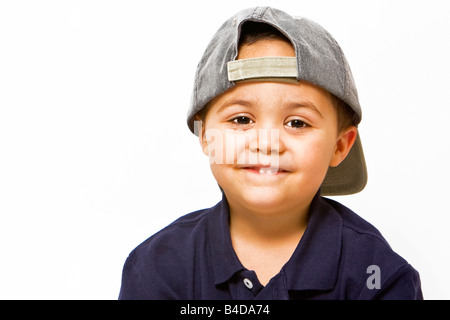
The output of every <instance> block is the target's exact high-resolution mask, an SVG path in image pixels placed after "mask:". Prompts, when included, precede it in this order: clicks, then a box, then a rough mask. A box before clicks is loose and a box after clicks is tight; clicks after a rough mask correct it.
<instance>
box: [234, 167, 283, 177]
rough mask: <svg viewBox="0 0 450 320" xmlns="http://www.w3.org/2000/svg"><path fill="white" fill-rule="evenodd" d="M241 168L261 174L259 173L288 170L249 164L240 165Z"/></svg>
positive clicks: (274, 172) (269, 173) (265, 173)
mask: <svg viewBox="0 0 450 320" xmlns="http://www.w3.org/2000/svg"><path fill="white" fill-rule="evenodd" d="M241 169H244V170H246V171H249V172H252V173H256V174H261V175H272V176H273V175H277V174H281V173H286V172H288V171H286V170H283V169H281V168H277V167H268V166H249V167H242V168H241Z"/></svg>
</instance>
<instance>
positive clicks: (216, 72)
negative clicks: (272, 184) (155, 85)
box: [187, 7, 367, 196]
mask: <svg viewBox="0 0 450 320" xmlns="http://www.w3.org/2000/svg"><path fill="white" fill-rule="evenodd" d="M247 21H254V22H259V23H265V24H268V25H271V26H272V27H274V28H276V29H278V30H279V31H280V32H281V33H282V34H284V35H285V36H286V38H288V39H289V40H290V42H291V44H292V45H293V47H294V49H295V55H296V56H295V57H261V58H251V59H243V60H236V57H237V55H238V45H239V36H240V32H241V28H242V26H243V24H244V23H245V22H247ZM249 79H250V80H259V81H264V80H266V81H269V80H270V81H282V82H284V81H307V82H309V83H312V84H314V85H317V86H319V87H322V88H323V89H325V90H327V91H328V92H330V93H332V94H333V95H335V96H336V97H338V98H339V99H341V100H342V101H344V102H345V103H346V104H347V105H348V106H349V107H350V108H351V109H352V110H353V111H354V112H355V113H356V115H357V116H358V118H359V121H360V120H361V117H362V112H361V106H360V104H359V99H358V93H357V90H356V86H355V82H354V80H353V76H352V73H351V70H350V67H349V65H348V63H347V60H346V58H345V56H344V54H343V52H342V50H341V48H340V47H339V45H338V43H337V42H336V40H335V39H334V38H333V37H332V36H331V35H330V34H329V33H328V32H327V31H326V30H325V29H323V28H322V27H321V26H320V25H318V24H317V23H315V22H313V21H310V20H308V19H304V18H297V17H295V18H294V17H292V16H290V15H288V14H287V13H285V12H283V11H280V10H277V9H274V8H271V7H256V8H250V9H246V10H243V11H240V12H238V13H237V14H236V15H234V16H233V17H231V18H230V19H229V20H227V21H226V22H225V23H224V24H223V25H222V26H221V27H220V29H219V30H218V31H217V32H216V34H215V35H214V37H213V38H212V40H211V41H210V43H209V45H208V47H207V48H206V50H205V53H204V54H203V57H202V59H201V60H200V63H199V64H198V66H197V72H196V75H195V82H194V91H193V94H192V100H191V107H190V109H189V111H188V115H187V124H188V126H189V129H190V130H191V131H192V132H193V133H195V130H194V116H195V114H196V113H197V112H199V111H200V110H202V109H203V108H204V107H205V106H206V105H207V104H208V102H210V101H211V100H212V99H214V98H215V97H217V96H219V95H220V94H222V93H224V92H226V91H227V90H228V89H230V88H232V87H234V86H235V83H236V82H238V81H243V80H249ZM359 121H358V122H359ZM366 183H367V169H366V164H365V159H364V153H363V150H362V145H361V140H360V137H359V134H358V136H357V138H356V141H355V143H354V145H353V147H352V149H351V150H350V152H349V154H348V155H347V157H346V158H345V159H344V161H342V162H341V163H340V164H339V165H338V166H337V167H330V168H329V170H328V172H327V175H326V177H325V179H324V181H323V183H322V185H321V193H322V194H323V195H329V196H330V195H347V194H353V193H357V192H359V191H361V190H362V189H364V187H365V185H366Z"/></svg>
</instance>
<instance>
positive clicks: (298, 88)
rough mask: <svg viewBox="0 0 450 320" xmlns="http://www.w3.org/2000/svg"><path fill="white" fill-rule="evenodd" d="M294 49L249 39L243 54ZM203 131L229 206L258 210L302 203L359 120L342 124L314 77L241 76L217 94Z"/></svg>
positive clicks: (289, 53)
mask: <svg viewBox="0 0 450 320" xmlns="http://www.w3.org/2000/svg"><path fill="white" fill-rule="evenodd" d="M264 56H295V52H294V49H293V48H292V46H291V45H290V44H289V43H287V42H284V41H281V40H260V41H258V42H256V43H253V44H251V45H244V46H242V47H241V48H240V50H239V56H238V59H247V58H254V57H264ZM202 133H203V134H200V135H199V136H200V142H201V145H202V148H203V151H204V152H205V154H207V155H208V156H209V157H210V164H211V170H212V173H213V175H214V177H215V178H216V180H217V182H218V183H219V185H220V186H221V187H222V189H223V190H224V192H225V194H226V196H227V199H228V201H229V203H230V206H233V205H235V206H240V207H241V208H245V209H247V210H253V211H255V210H256V211H259V212H273V211H277V212H281V211H283V210H292V209H293V208H299V209H300V208H305V206H308V205H309V203H310V202H311V200H312V198H313V197H314V195H315V194H316V192H317V190H318V189H319V187H320V185H321V183H322V181H323V179H324V177H325V175H326V173H327V170H328V167H329V166H330V165H331V166H336V165H338V164H339V163H340V162H341V161H342V160H343V159H344V158H345V156H346V155H347V153H348V151H349V150H350V148H351V146H352V144H353V142H354V140H355V138H356V128H354V127H352V128H350V129H347V130H346V131H345V132H341V133H339V132H338V128H337V114H336V111H335V108H334V106H333V104H332V100H331V96H330V94H329V93H328V92H327V91H325V90H323V89H321V88H319V87H316V86H314V85H312V84H309V83H306V82H301V83H300V84H288V83H281V82H241V83H238V84H237V85H236V86H235V87H234V88H232V89H230V90H228V91H227V92H225V93H224V94H222V95H220V96H218V97H216V98H215V99H214V100H213V101H212V102H211V103H210V106H209V110H208V112H207V114H206V116H205V121H204V124H203V127H202Z"/></svg>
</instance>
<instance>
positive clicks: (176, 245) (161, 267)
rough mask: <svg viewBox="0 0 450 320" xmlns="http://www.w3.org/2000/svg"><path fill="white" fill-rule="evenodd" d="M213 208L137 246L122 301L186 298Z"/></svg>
mask: <svg viewBox="0 0 450 320" xmlns="http://www.w3.org/2000/svg"><path fill="white" fill-rule="evenodd" d="M213 209H214V207H213V208H209V209H203V210H199V211H195V212H192V213H189V214H187V215H185V216H182V217H181V218H179V219H177V220H175V221H174V222H172V223H171V224H170V225H168V226H167V227H165V228H164V229H162V230H161V231H159V232H157V233H156V234H154V235H152V236H151V237H150V238H148V239H147V240H145V241H144V242H142V243H141V244H140V245H138V246H137V247H136V248H135V249H134V250H133V251H132V252H131V253H130V255H129V256H128V258H127V260H126V262H125V265H124V268H123V273H122V285H121V290H120V296H119V298H120V299H183V298H184V299H186V298H187V297H188V296H189V292H188V290H189V289H188V288H189V287H191V286H190V285H189V283H188V281H189V280H188V279H190V274H191V273H192V272H193V270H191V269H192V268H191V267H192V266H193V265H194V263H193V261H192V260H193V259H194V254H193V251H194V250H195V251H196V252H198V251H199V250H204V251H206V234H207V219H208V216H209V215H210V214H211V212H212V211H214V210H213ZM202 248H203V249H202Z"/></svg>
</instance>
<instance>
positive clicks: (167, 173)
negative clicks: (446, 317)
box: [0, 0, 450, 299]
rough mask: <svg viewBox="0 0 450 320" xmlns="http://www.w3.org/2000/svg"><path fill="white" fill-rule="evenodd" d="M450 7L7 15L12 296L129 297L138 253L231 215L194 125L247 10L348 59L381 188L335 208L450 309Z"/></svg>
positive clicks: (99, 5) (236, 4)
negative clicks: (170, 227) (231, 25)
mask: <svg viewBox="0 0 450 320" xmlns="http://www.w3.org/2000/svg"><path fill="white" fill-rule="evenodd" d="M446 2H447V1H437V0H430V1H411V0H409V1H399V0H387V1H380V0H376V1H358V0H355V1H345V0H340V1H325V0H322V1H319V0H314V1H312V0H309V1H306V0H305V1H301V0H299V1H292V0H287V1H282V0H277V1H273V2H270V1H246V0H239V1H178V2H175V1H111V0H109V1H94V0H89V1H61V0H57V1H56V0H55V1H2V2H0V298H1V299H116V298H117V296H118V293H119V289H120V280H121V272H122V267H123V263H124V261H125V259H126V257H127V255H128V253H129V252H130V251H131V250H132V249H133V248H134V247H135V246H137V245H138V244H139V243H141V242H142V241H143V240H145V239H146V238H147V237H149V236H150V235H152V234H153V233H155V232H156V231H158V230H160V229H161V228H163V227H164V226H166V225H167V224H168V223H170V222H171V221H173V220H174V219H176V218H177V217H179V216H181V215H184V214H186V213H188V212H191V211H194V210H197V209H201V208H205V207H209V206H212V205H214V204H215V203H216V202H218V201H219V200H220V192H219V189H218V187H217V185H216V183H215V181H214V179H213V177H212V175H211V173H210V171H209V167H208V159H207V158H206V157H205V156H204V155H203V154H202V153H201V150H200V147H199V146H198V142H197V140H196V138H195V137H194V136H193V135H192V134H191V133H190V132H189V130H188V128H187V126H186V124H185V121H186V120H185V115H186V112H187V108H188V105H189V101H190V95H191V89H192V86H193V79H194V72H195V68H196V65H197V63H198V61H199V60H200V57H201V55H202V53H203V50H204V49H205V47H206V45H207V43H208V42H209V40H210V38H211V37H212V35H213V34H214V33H215V31H216V30H217V29H218V28H219V26H220V25H221V24H222V23H223V22H224V21H225V20H226V19H228V18H229V17H230V16H232V15H233V14H234V13H236V12H237V11H239V10H240V9H243V8H247V7H250V6H255V5H272V6H274V7H276V8H279V9H282V10H284V11H286V12H288V13H290V14H292V15H296V16H305V17H308V18H310V19H313V20H315V21H317V22H319V23H320V24H322V25H323V26H324V27H325V28H326V29H328V30H329V31H330V32H331V34H333V35H334V37H335V38H336V39H337V40H338V42H339V43H340V44H341V47H342V48H343V50H344V52H345V53H346V56H347V58H348V60H349V62H350V65H351V67H352V70H353V74H354V77H355V80H356V83H357V86H358V89H359V94H360V100H361V104H362V107H363V121H362V123H361V126H360V132H361V137H362V141H363V146H364V148H365V155H366V160H367V165H368V169H369V183H368V185H367V187H366V189H365V190H364V191H363V192H362V193H360V194H357V195H353V196H347V197H340V198H338V199H337V200H338V201H341V202H342V203H343V204H345V205H347V206H349V207H350V208H352V209H353V210H354V211H356V212H357V213H358V214H359V215H361V216H362V217H363V218H365V219H366V220H368V221H369V222H371V223H372V224H374V225H375V226H376V227H377V228H378V229H379V230H380V231H381V232H382V234H383V235H384V236H385V238H386V239H387V240H388V241H389V243H390V244H391V246H392V247H393V249H394V250H395V251H397V252H398V253H399V254H400V255H402V256H403V257H404V258H405V259H407V260H408V261H409V262H410V263H411V264H412V265H413V266H414V267H415V268H416V269H417V270H418V271H419V272H420V275H421V279H422V286H423V293H424V296H425V298H427V299H450V280H449V279H450V277H449V276H448V274H449V272H450V249H449V247H450V230H449V223H450V218H449V214H450V210H449V206H448V199H449V186H448V181H450V172H449V169H448V160H449V156H450V143H449V142H448V138H449V125H448V124H449V121H450V94H449V93H448V90H449V85H450V81H449V74H450V62H449V57H450V40H449V31H450V10H449V9H448V5H447V4H446Z"/></svg>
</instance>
